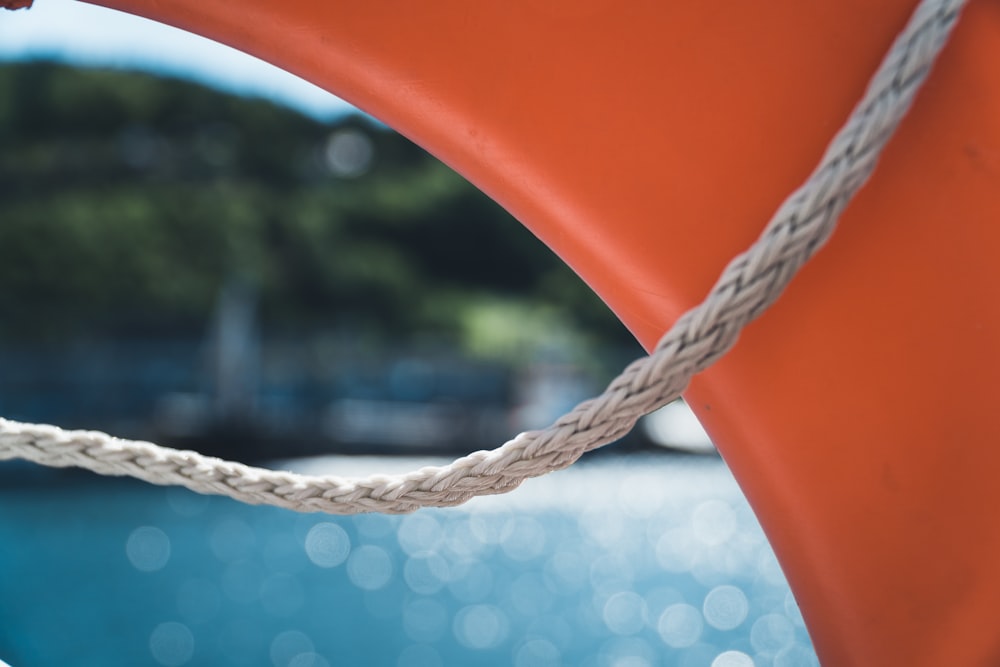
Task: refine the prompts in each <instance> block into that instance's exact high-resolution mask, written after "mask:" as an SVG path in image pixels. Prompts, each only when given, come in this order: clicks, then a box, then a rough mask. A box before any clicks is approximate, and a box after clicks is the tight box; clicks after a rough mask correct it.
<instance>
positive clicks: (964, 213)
mask: <svg viewBox="0 0 1000 667" xmlns="http://www.w3.org/2000/svg"><path fill="white" fill-rule="evenodd" d="M102 4H106V5H108V6H112V7H115V8H119V9H123V10H126V11H130V12H133V13H137V14H140V15H143V16H147V17H150V18H154V19H157V20H161V21H163V22H166V23H170V24H173V25H177V26H179V27H182V28H186V29H188V30H191V31H193V32H197V33H200V34H203V35H206V36H208V37H211V38H213V39H216V40H218V41H221V42H225V43H228V44H231V45H233V46H236V47H238V48H240V49H243V50H245V51H248V52H250V53H253V54H255V55H258V56H260V57H262V58H264V59H266V60H269V61H271V62H274V63H276V64H278V65H280V66H282V67H284V68H286V69H288V70H290V71H292V72H294V73H297V74H299V75H301V76H303V77H305V78H307V79H310V80H312V81H314V82H316V83H318V84H319V85H321V86H323V87H325V88H327V89H329V90H331V91H333V92H335V93H336V94H338V95H340V96H341V97H344V98H346V99H347V100H349V101H351V102H352V103H354V104H356V105H357V106H359V107H361V108H362V109H364V110H366V111H368V112H369V113H371V114H372V115H374V116H376V117H378V118H380V119H382V120H383V121H385V122H386V123H388V124H389V125H391V126H393V127H395V128H396V129H398V130H400V131H401V132H403V133H404V134H406V135H408V136H410V137H411V138H412V139H414V140H415V141H417V142H418V143H420V144H422V145H424V146H425V147H427V148H428V149H429V150H431V151H432V152H433V153H435V154H437V155H438V156H439V157H441V158H442V159H444V160H445V161H446V162H448V163H449V164H451V165H452V166H453V167H455V168H456V169H457V170H459V171H460V172H462V173H463V174H464V175H465V176H466V177H468V178H469V179H470V180H471V181H473V182H474V183H476V184H477V185H478V186H479V187H481V188H482V189H483V190H485V191H486V192H487V193H488V194H490V195H491V196H493V197H494V198H495V199H496V200H497V201H499V202H500V203H501V204H503V205H504V206H506V207H507V208H508V209H509V210H510V211H511V212H512V213H514V214H515V215H516V216H517V217H518V218H519V219H520V220H521V221H522V222H523V223H524V224H525V225H527V226H528V227H529V228H530V229H532V230H533V231H534V232H535V234H537V235H538V236H539V237H540V238H541V239H542V240H543V241H545V243H547V244H548V245H549V246H550V247H552V248H553V249H554V250H556V251H557V252H558V253H559V254H560V256H562V257H563V259H565V260H566V261H567V262H568V263H569V264H570V265H571V266H573V267H574V269H576V271H577V272H578V273H580V275H581V276H583V278H584V279H585V280H586V281H587V282H588V283H589V284H590V285H591V286H592V287H593V288H594V289H595V290H596V291H597V292H598V293H599V294H600V295H601V296H602V297H603V298H604V299H605V300H606V301H607V302H608V303H609V304H610V305H611V306H612V308H613V309H614V310H615V311H616V312H617V313H618V315H619V316H620V317H621V318H622V320H623V321H624V322H625V323H626V324H627V325H628V326H629V328H630V329H631V330H632V331H633V332H634V333H635V334H636V336H637V337H638V338H639V339H640V340H641V341H642V342H643V343H644V344H645V345H646V346H647V347H649V346H652V345H653V344H654V343H655V341H656V340H657V339H658V338H659V336H660V335H661V333H662V332H663V331H665V330H666V328H667V327H668V326H669V325H670V324H671V323H672V322H673V321H674V319H676V317H677V316H678V315H679V314H680V313H682V312H683V311H684V310H686V309H687V308H688V307H690V306H691V305H693V304H695V303H696V302H698V301H700V300H701V298H702V297H703V296H704V295H705V294H706V293H707V290H708V288H709V287H710V286H711V284H712V282H713V281H714V278H715V277H716V276H717V275H718V273H719V272H720V271H721V269H722V267H723V266H724V265H725V264H726V262H727V261H728V260H729V259H730V258H731V257H732V256H733V255H734V254H736V253H737V252H739V251H741V250H743V249H745V247H746V246H747V245H749V243H750V242H751V241H752V240H753V239H754V238H755V237H756V236H757V234H758V233H759V232H760V230H761V229H762V228H763V226H764V225H765V223H766V221H767V220H768V219H769V217H770V216H771V214H772V213H773V212H774V211H775V210H776V208H777V206H778V204H779V203H780V202H781V200H782V199H783V198H784V197H785V196H786V195H787V194H788V193H789V192H791V191H792V190H793V189H794V188H795V187H797V186H798V185H799V184H801V182H802V181H803V180H804V179H805V178H806V176H807V175H808V174H809V172H810V171H811V169H812V168H813V166H814V165H815V164H816V162H817V161H818V159H819V157H820V155H821V153H822V151H823V149H824V147H825V146H826V144H827V143H828V141H829V140H830V138H831V137H832V136H833V134H834V133H835V132H836V130H837V129H838V128H839V127H840V125H841V124H842V123H843V121H844V120H845V119H846V117H847V115H848V113H849V111H850V109H851V108H852V107H853V105H854V103H855V101H856V100H857V99H858V98H859V96H860V94H861V92H862V90H863V88H864V86H865V84H866V83H867V80H868V78H869V76H870V75H871V73H872V72H873V71H874V70H875V67H876V66H877V64H878V62H879V60H880V59H881V57H882V55H883V54H884V53H885V51H886V50H887V49H888V47H889V45H890V43H891V41H892V39H893V37H894V36H895V35H896V34H897V33H898V31H899V30H900V29H901V28H902V26H903V25H904V24H905V22H906V20H907V18H908V16H909V14H910V12H911V10H912V8H913V6H914V5H915V2H914V1H913V0H882V1H881V2H878V3H871V2H862V1H860V0H853V1H846V0H835V1H830V0H828V1H827V2H825V3H822V4H821V3H813V2H802V1H801V0H772V1H771V2H767V3H757V2H753V3H751V2H742V3H727V6H726V7H725V8H724V9H723V8H721V7H720V6H719V5H718V4H717V3H697V2H686V3H680V2H669V1H664V0H634V1H632V2H627V3H622V2H612V0H566V1H556V2H537V1H536V0H530V1H528V0H477V1H476V2H468V0H428V1H427V2H419V3H413V2H398V1H396V0H367V1H366V2H354V3H345V2H316V1H315V0H281V1H278V0H244V1H243V2H240V3H228V2H222V1H221V0H167V1H164V0H102ZM998 119H1000V3H997V2H993V1H991V0H977V1H974V2H972V4H971V6H970V7H969V8H968V9H967V10H966V11H965V15H964V17H963V19H962V20H961V22H960V24H959V26H958V28H957V29H956V32H955V35H954V38H953V40H952V42H951V43H950V44H949V46H948V47H947V49H946V51H945V53H944V54H943V56H942V59H941V61H940V63H939V65H938V67H937V68H936V70H935V71H934V73H933V75H932V77H931V78H930V80H929V81H928V83H927V85H926V88H925V89H924V90H923V91H922V92H921V94H920V96H919V97H918V100H917V103H916V105H915V108H914V110H913V112H912V114H911V115H910V117H908V118H907V119H906V121H905V122H904V124H903V126H902V128H901V129H900V132H899V134H898V136H897V137H896V138H895V139H894V140H893V142H892V144H891V145H890V147H889V149H888V152H887V154H886V155H885V157H884V159H883V161H882V163H881V165H880V166H879V168H878V170H877V172H876V175H875V176H874V178H873V179H872V181H871V182H870V183H869V185H868V186H867V187H866V188H865V189H864V190H863V191H862V192H861V194H860V195H859V197H858V198H857V200H856V201H855V202H854V203H853V204H852V205H851V206H850V208H849V209H848V211H847V213H846V215H845V216H844V219H843V222H842V225H841V228H840V229H839V230H838V231H837V233H836V234H835V236H834V239H833V241H832V242H831V243H830V245H829V246H828V247H827V248H826V249H824V250H823V251H822V252H821V253H820V254H819V256H818V257H817V258H816V259H815V260H814V262H813V263H812V264H810V265H809V266H807V267H806V268H805V269H804V270H803V272H802V275H800V276H799V277H798V278H797V279H796V280H795V282H794V283H793V284H792V287H791V288H790V289H789V291H788V293H787V294H786V295H785V296H784V297H783V298H782V299H781V300H780V301H779V303H778V304H777V305H776V306H775V307H774V308H773V309H772V310H771V311H769V312H768V313H766V314H765V315H764V316H763V318H762V319H761V320H759V321H757V322H756V323H754V324H752V325H751V326H750V327H749V329H748V330H747V331H746V332H745V334H744V336H743V338H742V340H741V342H740V343H739V345H738V346H737V348H736V349H735V350H734V351H733V352H732V353H731V354H730V355H729V356H728V357H726V358H725V359H724V360H723V361H722V362H720V363H719V364H718V365H717V366H715V367H714V368H712V369H711V370H709V371H708V372H706V373H704V374H703V375H702V376H700V377H699V378H697V379H696V381H695V382H694V384H693V385H692V387H691V389H690V392H689V395H688V399H689V401H690V402H691V403H692V404H693V407H694V408H695V410H696V411H697V412H698V414H699V416H700V417H701V418H702V419H703V421H704V422H705V424H706V426H707V427H708V429H709V431H710V432H711V433H712V434H713V436H714V437H715V439H716V441H717V443H718V445H719V447H720V449H721V451H722V452H723V454H724V456H725V458H726V460H727V461H728V462H729V464H730V466H731V467H732V469H733V472H734V473H735V475H736V477H737V479H738V480H739V482H740V484H741V485H742V487H743V489H744V490H745V492H746V493H747V495H748V497H749V498H750V501H751V503H752V505H753V506H754V508H755V510H756V511H757V513H758V515H759V517H760V519H761V521H762V523H763V524H764V527H765V530H766V531H767V534H768V536H769V538H770V539H771V541H772V544H773V546H774V548H775V550H776V552H777V554H778V556H779V558H780V560H781V562H782V565H783V566H784V568H785V570H786V573H787V574H788V576H789V579H790V582H791V584H792V587H793V590H794V591H795V594H796V597H797V598H798V600H799V602H800V604H801V606H802V609H803V612H804V614H805V616H806V620H807V622H808V625H809V629H810V633H811V635H812V637H813V639H814V642H815V646H816V649H817V651H818V653H819V655H820V657H821V659H822V661H823V663H824V664H825V665H879V666H884V665H928V666H930V665H934V666H938V665H944V664H954V665H995V664H1000V633H998V632H997V630H996V621H995V606H996V601H997V600H998V599H1000V572H998V568H997V566H996V564H997V563H998V562H1000V525H998V524H997V523H996V522H995V521H994V519H993V508H995V507H997V506H1000V448H998V447H997V444H998V443H1000V419H998V418H997V417H996V414H995V412H996V409H995V407H994V405H993V402H994V401H993V398H994V395H995V393H996V386H997V378H1000V354H998V353H997V351H996V347H997V342H998V341H1000V308H998V306H997V304H998V303H1000V299H998V297H1000V260H998V257H1000V224H997V222H998V221H1000V120H998ZM470 224H474V223H471V222H470ZM478 251H479V249H477V248H468V252H470V253H475V252H478Z"/></svg>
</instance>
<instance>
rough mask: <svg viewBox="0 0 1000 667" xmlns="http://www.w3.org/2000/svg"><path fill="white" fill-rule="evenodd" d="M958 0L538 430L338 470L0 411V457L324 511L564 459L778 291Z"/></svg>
mask: <svg viewBox="0 0 1000 667" xmlns="http://www.w3.org/2000/svg"><path fill="white" fill-rule="evenodd" d="M964 4H965V2H964V0H923V2H921V4H920V5H919V6H918V7H917V9H916V11H915V13H914V14H913V16H912V18H911V19H910V22H909V23H908V25H907V26H906V28H905V29H904V31H903V33H902V34H901V35H900V36H899V37H898V38H897V39H896V41H895V42H894V44H893V46H892V48H891V49H890V51H889V53H888V54H887V55H886V57H885V59H884V60H883V62H882V64H881V66H880V67H879V69H878V70H877V72H876V73H875V76H874V77H873V78H872V80H871V82H870V83H869V85H868V88H867V90H866V91H865V94H864V96H863V97H862V99H861V101H860V103H859V104H858V105H857V107H856V108H855V110H854V112H853V113H852V115H851V117H850V118H849V119H848V121H847V123H846V124H845V126H844V127H843V128H842V129H841V130H840V132H839V133H838V134H837V135H836V137H835V138H834V139H833V141H832V142H831V144H830V146H829V147H828V148H827V150H826V153H825V154H824V155H823V158H822V160H821V161H820V163H819V165H818V166H817V167H816V169H815V171H814V172H813V174H812V175H811V176H810V177H809V179H808V180H807V181H806V183H805V184H804V185H803V186H802V187H800V188H799V189H798V190H796V191H795V192H794V193H793V194H792V195H791V196H790V197H788V199H787V200H786V201H785V202H784V203H783V204H782V205H781V207H780V208H779V209H778V211H777V213H776V214H775V215H774V217H773V218H772V219H771V221H770V223H768V225H767V227H766V228H765V229H764V232H763V233H762V235H761V237H760V238H759V239H758V240H757V241H756V242H755V243H754V244H753V245H752V246H751V247H750V248H749V249H748V250H747V251H746V252H744V253H743V254H741V255H739V256H737V257H736V258H735V259H733V260H732V261H731V262H730V263H729V265H728V266H727V267H726V268H725V270H724V271H723V272H722V275H721V276H720V277H719V279H718V281H717V282H716V284H715V286H714V287H713V288H712V289H711V291H710V292H709V295H708V297H707V298H706V299H705V300H704V301H703V302H702V303H701V304H700V305H698V306H696V307H695V308H693V309H691V310H690V311H688V312H687V313H685V314H684V315H683V316H681V318H680V319H679V320H678V321H677V323H676V324H675V325H674V326H673V327H672V328H671V329H670V330H669V331H667V333H666V334H665V335H664V336H663V338H662V339H661V340H660V342H659V344H658V345H657V346H656V349H655V350H654V351H653V353H652V354H651V355H650V356H648V357H645V358H643V359H639V360H637V361H635V362H633V363H632V364H630V365H629V366H628V367H627V368H626V369H625V370H624V371H623V372H622V373H621V375H619V376H618V377H616V378H615V379H614V380H612V381H611V383H610V384H609V386H608V388H607V389H606V390H605V391H604V393H602V394H601V395H600V396H598V397H596V398H593V399H590V400H587V401H584V402H583V403H581V404H580V405H578V406H576V407H575V408H574V409H573V410H571V411H570V412H569V413H567V414H566V415H564V416H563V417H560V418H559V419H558V420H556V422H555V423H554V424H553V425H552V426H550V427H548V428H546V429H544V430H540V431H529V432H525V433H521V434H519V435H518V436H516V437H515V438H513V439H512V440H510V441H508V442H507V443H505V444H504V445H502V446H501V447H499V448H497V449H494V450H491V451H479V452H474V453H472V454H469V455H468V456H465V457H462V458H460V459H458V460H456V461H454V462H452V463H451V464H449V465H446V466H442V467H426V468H422V469H420V470H415V471H413V472H410V473H406V474H402V475H390V476H383V475H374V476H371V477H366V478H357V479H348V478H342V477H337V476H304V475H297V474H293V473H288V472H279V471H273V470H267V469H263V468H254V467H250V466H246V465H243V464H240V463H234V462H230V461H223V460H220V459H216V458H211V457H206V456H202V455H201V454H198V453H196V452H189V451H179V450H175V449H169V448H165V447H159V446H157V445H153V444H151V443H148V442H134V441H128V440H121V439H118V438H113V437H111V436H109V435H106V434H104V433H98V432H94V431H64V430H61V429H58V428H56V427H53V426H42V425H33V424H23V423H18V422H13V421H9V420H4V419H0V460H3V459H12V458H23V459H28V460H30V461H35V462H37V463H41V464H44V465H49V466H57V467H65V466H79V467H83V468H88V469H90V470H92V471H94V472H98V473H101V474H105V475H130V476H133V477H137V478H139V479H142V480H145V481H147V482H151V483H154V484H168V485H180V486H186V487H188V488H189V489H192V490H194V491H198V492H201V493H211V494H219V495H224V496H229V497H230V498H234V499H236V500H241V501H243V502H247V503H253V504H266V505H274V506H277V507H284V508H288V509H293V510H298V511H303V512H314V511H319V512H328V513H331V514H353V513H360V512H386V513H403V512H412V511H414V510H416V509H418V508H420V507H444V506H451V505H457V504H460V503H463V502H465V501H466V500H468V499H469V498H471V497H473V496H476V495H487V494H495V493H504V492H507V491H510V490H511V489H513V488H515V487H517V486H518V485H519V484H520V483H521V482H522V481H524V480H525V479H527V478H529V477H537V476H540V475H544V474H546V473H548V472H552V471H554V470H559V469H562V468H565V467H567V466H569V465H570V464H572V463H573V462H574V461H576V460H577V459H578V458H579V457H580V456H581V455H582V454H583V453H584V452H587V451H590V450H592V449H595V448H597V447H600V446H602V445H605V444H607V443H609V442H613V441H614V440H616V439H618V438H619V437H621V436H622V435H624V434H625V433H627V432H628V431H629V430H631V428H632V427H633V426H634V424H635V422H636V421H637V420H638V419H639V417H641V416H642V415H645V414H648V413H649V412H652V411H653V410H656V409H657V408H659V407H662V406H663V405H666V404H667V403H669V402H670V401H672V400H674V399H676V398H677V397H679V396H680V394H681V392H682V391H683V390H684V389H685V388H686V387H687V384H688V382H689V381H690V380H691V377H692V376H693V375H694V374H695V373H698V372H699V371H702V370H704V369H705V368H707V367H708V366H710V365H711V364H712V363H714V362H715V361H716V360H717V359H719V358H720V357H721V356H722V355H723V354H725V353H726V352H727V351H728V350H729V349H731V348H732V347H733V345H735V343H736V340H737V338H738V336H739V332H740V331H741V330H742V329H743V327H744V326H746V324H747V323H749V322H750V321H751V320H753V319H755V318H756V317H758V316H760V314H761V313H763V312H764V310H766V309H767V307H768V306H770V305H771V304H772V303H773V302H774V301H775V300H776V299H777V298H778V297H779V296H780V295H781V293H782V292H783V291H784V289H785V287H786V286H787V285H788V283H789V282H790V281H791V279H792V277H793V276H794V275H795V273H796V272H797V271H798V270H799V268H800V267H801V266H802V265H803V264H805V262H806V261H808V259H809V258H810V257H811V256H812V255H813V254H814V253H815V252H816V251H817V250H819V248H820V247H822V246H823V244H824V243H825V242H826V241H827V239H829V237H830V235H831V234H832V233H833V229H834V226H835V225H836V222H837V219H838V218H839V216H840V213H841V212H842V211H843V209H844V208H845V207H846V206H847V203H848V202H849V201H850V199H851V198H852V197H853V195H854V194H855V193H856V192H857V190H858V189H859V188H860V187H861V186H862V185H863V184H864V182H865V181H866V180H867V178H868V176H869V175H870V174H871V172H872V170H873V169H874V168H875V163H876V160H877V159H878V156H879V154H880V153H881V151H882V149H883V148H884V147H885V145H886V143H887V142H888V140H889V138H890V137H891V135H892V134H893V132H894V130H895V128H896V126H897V125H898V124H899V122H900V120H901V119H902V118H903V116H904V115H905V113H906V111H907V110H908V109H909V107H910V105H911V103H912V101H913V98H914V96H915V95H916V93H917V91H918V90H919V88H920V85H921V84H922V83H923V81H924V79H925V78H926V76H927V74H928V72H929V71H930V69H931V67H932V65H933V63H934V60H935V59H936V57H937V55H938V53H939V52H940V50H941V48H942V47H943V46H944V44H945V42H946V41H947V38H948V35H949V34H950V32H951V29H952V27H953V26H954V25H955V23H956V21H957V19H958V14H959V12H960V10H961V8H962V6H963V5H964Z"/></svg>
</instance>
